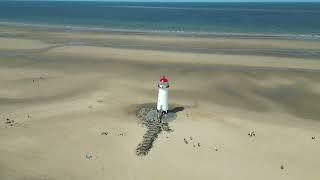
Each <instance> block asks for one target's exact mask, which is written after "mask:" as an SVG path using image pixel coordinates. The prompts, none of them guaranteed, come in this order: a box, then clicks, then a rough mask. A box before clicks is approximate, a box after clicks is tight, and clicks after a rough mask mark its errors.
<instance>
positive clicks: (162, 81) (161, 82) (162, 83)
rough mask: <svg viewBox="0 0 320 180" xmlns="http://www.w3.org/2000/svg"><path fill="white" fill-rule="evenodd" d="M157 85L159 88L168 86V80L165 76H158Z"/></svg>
mask: <svg viewBox="0 0 320 180" xmlns="http://www.w3.org/2000/svg"><path fill="white" fill-rule="evenodd" d="M158 87H159V88H168V87H169V81H168V79H167V78H166V77H165V76H162V77H160V80H159V84H158Z"/></svg>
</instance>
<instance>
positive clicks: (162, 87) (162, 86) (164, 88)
mask: <svg viewBox="0 0 320 180" xmlns="http://www.w3.org/2000/svg"><path fill="white" fill-rule="evenodd" d="M158 87H159V94H158V103H157V110H158V112H160V113H161V114H162V113H165V114H166V113H168V88H169V81H168V79H167V78H166V77H165V76H162V77H161V78H160V80H159V83H158Z"/></svg>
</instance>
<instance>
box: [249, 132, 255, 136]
mask: <svg viewBox="0 0 320 180" xmlns="http://www.w3.org/2000/svg"><path fill="white" fill-rule="evenodd" d="M248 136H250V137H252V136H256V133H255V132H254V131H251V132H250V133H249V134H248Z"/></svg>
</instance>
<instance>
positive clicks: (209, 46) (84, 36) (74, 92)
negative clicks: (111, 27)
mask: <svg viewBox="0 0 320 180" xmlns="http://www.w3.org/2000/svg"><path fill="white" fill-rule="evenodd" d="M0 35H1V37H0V83H1V88H0V154H1V155H0V179H1V180H2V179H3V180H9V179H10V180H12V179H19V180H20V179H186V180H187V179H246V180H248V179H288V180H289V179H290V180H295V179H296V180H300V179H310V180H316V179H318V177H319V175H320V174H319V171H318V169H319V167H320V158H319V156H317V155H318V152H319V151H320V133H319V132H320V121H319V120H320V112H319V110H318V109H319V103H318V102H320V58H319V51H320V42H317V41H306V40H305V41H302V40H279V39H271V38H265V39H253V38H251V39H245V38H222V37H216V38H215V37H207V38H205V37H175V36H160V35H150V34H139V35H131V34H124V33H119V34H117V33H114V32H113V33H110V34H108V33H107V32H104V33H102V32H87V31H82V32H78V31H76V32H64V31H62V30H57V29H44V28H35V27H33V28H30V27H29V28H19V27H8V26H5V27H2V26H1V27H0ZM278 52H281V53H278ZM297 54H298V55H297ZM161 75H167V76H168V78H169V80H170V90H169V94H170V98H169V101H170V104H171V105H172V106H171V107H172V108H174V107H176V106H179V107H183V110H182V111H179V112H177V119H176V120H174V121H173V122H170V123H169V125H170V127H171V128H172V129H173V130H174V131H173V132H171V133H166V132H162V133H160V134H159V135H158V138H157V140H156V141H155V142H154V144H153V148H152V149H151V151H150V152H149V153H148V155H147V156H145V157H143V158H141V157H138V156H136V152H135V150H136V147H137V144H139V142H140V141H141V138H142V136H143V135H144V133H145V132H146V128H145V127H143V126H141V124H139V122H138V119H137V118H136V116H135V109H136V108H137V107H138V106H139V105H141V104H146V103H154V102H156V100H157V86H156V83H157V80H158V78H159V77H160V76H161ZM7 118H8V119H10V120H14V121H15V124H14V125H13V126H11V125H10V124H6V119H7ZM105 131H108V132H109V133H108V135H101V133H102V132H105ZM251 131H254V132H255V134H256V136H254V137H250V136H248V133H250V132H251ZM190 136H191V137H192V140H191V139H190ZM313 136H314V137H316V138H315V139H312V137H313ZM184 139H186V140H187V141H188V144H186V143H185V141H184ZM198 143H199V145H200V146H198ZM281 165H283V169H281Z"/></svg>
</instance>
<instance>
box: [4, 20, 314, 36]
mask: <svg viewBox="0 0 320 180" xmlns="http://www.w3.org/2000/svg"><path fill="white" fill-rule="evenodd" d="M0 26H8V27H16V28H21V27H27V28H43V29H46V30H49V31H50V30H51V31H64V32H70V31H71V32H89V33H90V32H91V33H111V34H112V33H114V34H126V35H160V36H168V37H170V36H176V37H199V38H219V37H220V38H242V39H279V40H306V41H319V40H320V34H285V33H265V34H262V33H241V32H239V33H225V32H201V31H199V32H192V31H183V30H176V31H169V30H151V29H150V30H142V29H121V28H107V27H94V26H92V27H88V26H78V25H67V24H66V25H63V24H44V23H23V22H7V21H1V20H0Z"/></svg>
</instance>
